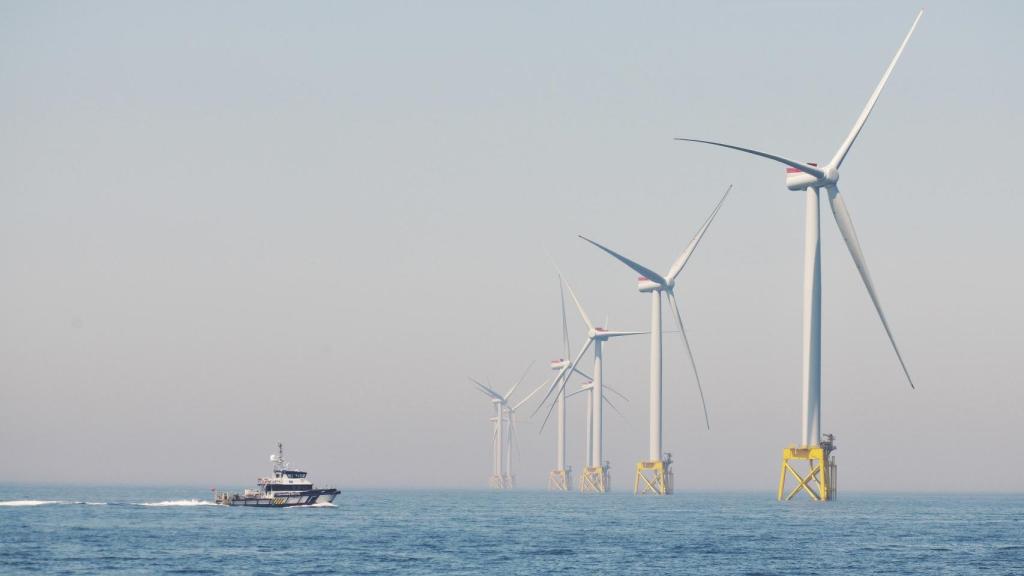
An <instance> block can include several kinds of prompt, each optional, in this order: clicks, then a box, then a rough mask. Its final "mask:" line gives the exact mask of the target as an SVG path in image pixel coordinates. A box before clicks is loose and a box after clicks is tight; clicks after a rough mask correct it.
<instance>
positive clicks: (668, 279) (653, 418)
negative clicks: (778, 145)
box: [580, 186, 732, 494]
mask: <svg viewBox="0 0 1024 576" xmlns="http://www.w3.org/2000/svg"><path fill="white" fill-rule="evenodd" d="M730 190H732V186H729V187H728V188H727V189H726V190H725V194H723V195H722V199H721V200H719V201H718V204H717V205H715V209H714V210H713V211H712V212H711V215H710V216H708V218H707V220H705V221H704V225H703V226H701V227H700V230H698V231H697V234H696V235H695V236H694V237H693V239H692V240H690V243H689V245H687V246H686V249H685V250H683V253H682V254H680V255H679V257H678V258H676V261H675V262H673V263H672V267H671V268H669V271H668V273H667V274H666V275H664V276H662V275H661V274H658V273H657V272H655V271H654V270H651V269H650V268H647V267H646V266H643V265H641V264H638V263H637V262H635V261H633V260H630V259H629V258H626V257H625V256H623V255H621V254H619V253H617V252H615V251H613V250H611V249H610V248H607V247H605V246H602V245H601V244H598V243H597V242H595V241H593V240H591V239H590V238H587V237H586V236H580V238H583V239H584V240H586V241H587V242H590V243H591V244H593V245H594V246H597V247H598V248H600V249H601V250H604V251H605V252H607V253H608V254H610V255H611V256H612V257H614V258H616V259H617V260H619V261H620V262H622V263H623V264H625V265H626V266H628V267H629V268H632V269H633V270H634V271H636V272H637V273H638V274H640V278H639V279H638V289H639V290H640V292H650V293H651V332H650V334H651V390H650V399H651V406H650V442H649V444H648V460H647V461H646V462H641V463H640V464H638V465H637V475H638V477H637V482H636V484H635V485H636V486H640V481H641V480H644V481H645V482H647V483H648V484H646V485H647V486H650V487H651V489H652V491H653V492H655V493H657V494H667V493H669V492H670V491H671V487H670V486H668V485H667V484H666V481H667V477H668V474H670V471H669V470H668V469H667V468H668V465H667V460H666V459H665V457H664V455H663V453H662V424H661V417H662V406H661V400H662V378H661V373H662V361H661V352H662V330H661V296H662V293H664V294H665V296H666V297H667V298H668V303H669V305H670V306H672V316H673V318H675V321H676V327H677V328H679V335H680V336H682V340H683V345H684V347H685V348H686V354H687V356H689V358H690V365H691V366H692V367H693V377H694V379H695V380H696V382H697V390H698V392H700V402H701V406H702V407H703V408H704V423H705V425H706V426H707V427H708V429H709V430H710V429H711V423H710V421H709V420H708V409H707V405H706V404H705V403H704V391H703V389H702V388H701V385H700V375H699V374H698V373H697V363H696V362H695V361H694V359H693V352H692V351H691V349H690V343H689V341H688V340H687V338H686V329H685V328H684V327H683V316H682V314H680V313H679V303H678V302H677V301H676V297H675V286H676V278H678V277H679V273H680V272H682V271H683V267H685V266H686V263H687V262H688V261H689V259H690V256H691V255H693V251H694V249H696V248H697V244H699V243H700V240H701V238H703V237H704V233H705V232H707V229H708V227H709V226H711V222H712V220H714V219H715V215H717V214H718V211H719V209H721V207H722V203H723V202H725V199H726V197H727V196H728V195H729V191H730ZM648 475H649V476H650V477H648Z"/></svg>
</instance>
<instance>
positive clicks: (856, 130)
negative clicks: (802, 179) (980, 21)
mask: <svg viewBox="0 0 1024 576" xmlns="http://www.w3.org/2000/svg"><path fill="white" fill-rule="evenodd" d="M923 15H924V10H921V11H920V12H918V13H917V18H914V23H913V24H911V25H910V31H909V32H907V36H906V37H905V38H903V43H902V44H900V49H899V50H897V51H896V55H895V56H893V57H892V62H889V67H888V68H886V69H885V74H882V79H881V80H880V81H879V82H878V86H876V87H875V91H874V92H872V93H871V98H868V104H867V106H865V107H864V110H862V111H861V113H860V116H858V117H857V121H856V122H854V124H853V129H852V130H850V133H849V134H848V135H847V136H846V140H844V141H843V143H842V145H840V146H839V150H837V151H836V155H835V156H833V157H832V161H831V162H829V164H830V165H831V166H835V167H836V168H837V169H838V168H839V166H841V165H842V163H843V159H844V158H846V153H847V152H849V151H850V146H853V141H854V140H856V139H857V136H858V135H859V134H860V131H861V129H862V128H864V123H865V122H867V121H868V116H870V115H871V110H872V109H874V107H875V102H877V101H878V96H879V95H880V94H881V93H882V88H885V83H886V82H888V81H889V75H891V74H892V71H893V69H894V68H896V61H897V60H899V59H900V55H901V54H903V49H904V48H906V46H907V42H909V41H910V36H911V35H912V34H913V33H914V29H915V28H917V23H918V21H920V20H921V16H923Z"/></svg>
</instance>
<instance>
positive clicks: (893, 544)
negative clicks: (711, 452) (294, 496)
mask: <svg viewBox="0 0 1024 576" xmlns="http://www.w3.org/2000/svg"><path fill="white" fill-rule="evenodd" d="M584 573H586V574H653V573H661V574H712V575H714V574H786V575H793V574H813V575H815V576H822V575H830V574H1005V575H1021V574H1024V495H966V494H964V495H959V494H941V495H921V494H855V493H844V494H842V495H841V498H840V499H839V500H837V501H835V502H830V503H827V504H822V503H812V502H808V501H794V502H788V503H779V502H776V501H775V500H774V497H773V494H771V493H713V492H712V493H708V492H698V493H678V494H675V495H673V496H669V497H635V496H633V495H632V494H629V493H623V492H612V493H609V494H605V495H593V494H576V493H567V494H561V493H548V492H542V491H531V490H512V491H507V492H492V491H485V490H393V491H384V490H344V491H342V493H341V495H339V496H338V498H337V499H336V500H335V504H334V505H331V506H316V507H301V508H283V509H255V508H231V507H222V506H216V505H213V503H212V501H211V495H210V493H209V492H208V491H204V490H201V489H190V488H127V487H70V486H65V487H58V486H50V487H23V486H21V487H20V486H12V485H7V486H0V574H5V575H6V574H445V575H453V574H584Z"/></svg>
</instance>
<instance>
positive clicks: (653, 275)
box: [577, 234, 666, 286]
mask: <svg viewBox="0 0 1024 576" xmlns="http://www.w3.org/2000/svg"><path fill="white" fill-rule="evenodd" d="M577 236H579V237H580V238H582V239H584V240H586V241H587V242H590V243H591V244H593V245H594V246H597V247H598V248H600V249H601V250H604V251H605V252H607V253H608V254H609V255H611V257H612V258H615V259H616V260H618V261H619V262H622V263H623V264H625V265H626V266H629V267H630V268H632V269H633V270H635V271H636V272H637V273H638V274H640V275H641V276H643V277H644V278H647V279H648V280H650V281H651V282H657V283H658V284H661V285H662V286H664V285H665V284H666V282H665V279H664V278H662V277H661V274H658V273H657V272H655V271H654V270H651V269H650V268H647V267H646V266H643V265H641V264H638V263H637V262H634V261H633V260H630V259H629V258H626V257H625V256H623V255H622V254H619V253H618V252H615V251H614V250H612V249H610V248H606V247H604V246H602V245H600V244H598V243H597V242H594V241H593V240H591V239H590V238H587V237H586V236H584V235H582V234H577Z"/></svg>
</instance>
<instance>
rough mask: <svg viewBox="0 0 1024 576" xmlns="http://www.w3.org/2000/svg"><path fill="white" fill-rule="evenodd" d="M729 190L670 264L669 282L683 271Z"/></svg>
mask: <svg viewBox="0 0 1024 576" xmlns="http://www.w3.org/2000/svg"><path fill="white" fill-rule="evenodd" d="M731 190H732V184H730V185H729V187H728V188H726V189H725V194H722V199H721V200H719V201H718V204H717V205H715V209H714V210H712V211H711V215H710V216H708V219H707V220H705V221H704V225H703V226H701V227H700V230H698V231H697V234H696V235H695V236H694V237H693V240H690V244H689V245H687V246H686V250H683V253H682V254H680V255H679V258H677V259H676V261H675V262H673V263H672V268H671V269H670V270H669V271H668V276H667V277H666V278H667V279H668V281H669V282H671V281H673V280H675V279H676V276H679V273H680V272H682V271H683V266H686V261H687V260H689V259H690V255H691V254H693V251H694V249H696V248H697V244H699V243H700V239H701V238H703V237H704V233H705V232H707V231H708V227H709V226H711V221H712V220H714V219H715V215H717V214H718V210H719V209H721V208H722V204H723V203H724V202H725V198H726V197H727V196H728V195H729V192H730V191H731Z"/></svg>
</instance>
